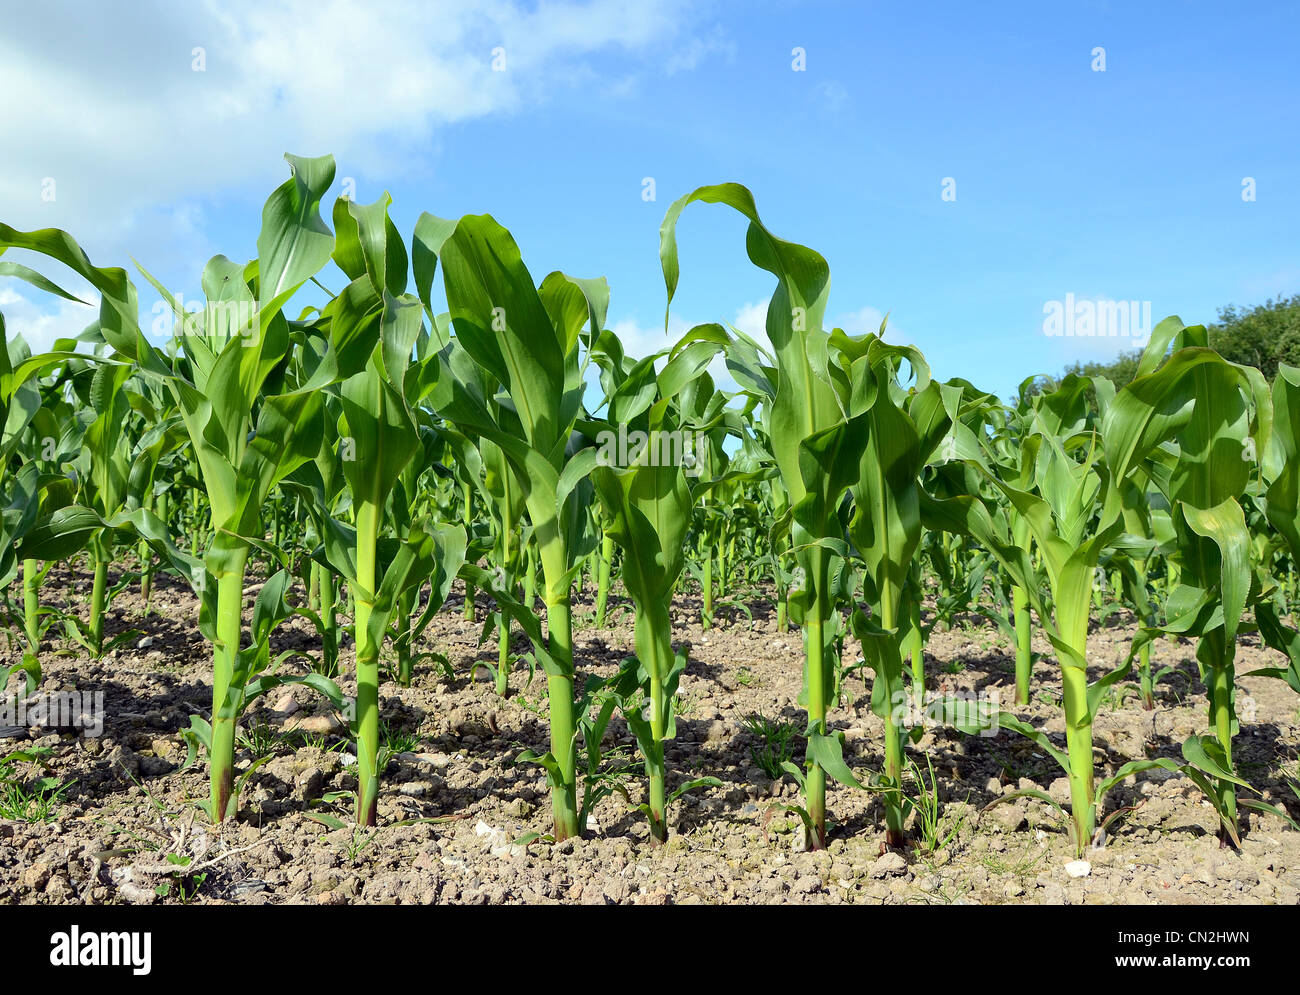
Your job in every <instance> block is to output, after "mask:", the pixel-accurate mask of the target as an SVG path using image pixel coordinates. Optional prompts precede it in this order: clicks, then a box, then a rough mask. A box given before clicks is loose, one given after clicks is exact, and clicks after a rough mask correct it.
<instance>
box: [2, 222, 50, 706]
mask: <svg viewBox="0 0 1300 995" xmlns="http://www.w3.org/2000/svg"><path fill="white" fill-rule="evenodd" d="M3 237H4V232H3V226H0V238H3ZM16 265H17V264H14V263H7V262H6V263H0V266H3V267H6V269H0V275H4V274H6V273H12V272H14V271H13V269H12V267H14V266H16ZM27 358H28V355H27V349H26V346H25V345H24V344H23V343H22V342H21V341H14V342H11V341H10V340H9V337H8V335H7V334H6V331H5V320H4V315H3V314H0V587H2V588H4V589H5V590H8V588H9V584H10V583H11V582H12V581H13V579H14V577H16V576H17V574H18V566H19V563H20V562H21V563H22V570H23V598H24V625H23V631H24V634H25V635H26V645H25V646H24V647H23V656H22V661H21V663H18V664H15V665H14V666H13V667H10V668H3V669H0V690H2V689H3V688H4V686H5V685H6V684H7V683H8V681H9V677H10V675H11V674H12V673H13V672H14V670H16V669H21V670H23V671H25V673H26V677H27V692H28V693H29V694H30V693H31V692H32V691H34V690H35V689H36V685H37V683H38V682H39V681H40V679H41V665H40V656H39V652H38V651H39V648H40V627H39V621H38V618H37V614H36V613H37V609H38V604H37V601H36V598H37V594H36V592H37V583H38V576H39V574H38V567H37V558H36V557H35V556H27V557H19V556H18V554H17V552H16V550H17V546H18V543H19V541H20V540H22V539H23V538H24V536H26V534H27V532H28V531H29V530H30V529H31V528H32V526H33V525H34V524H35V522H36V519H37V517H38V516H39V514H40V501H41V487H40V477H41V472H40V469H39V467H38V466H37V464H36V463H35V461H33V460H28V461H26V462H24V464H23V465H22V467H21V468H20V469H19V471H18V472H17V474H13V473H11V466H12V463H13V460H14V458H15V455H16V454H17V453H18V450H19V447H20V446H21V445H22V444H23V442H24V439H25V438H26V437H27V428H28V426H29V425H30V424H31V423H32V421H33V419H34V418H35V417H36V415H37V414H38V412H39V411H40V409H41V396H40V391H39V390H38V389H37V387H36V385H35V384H34V383H32V382H30V381H31V380H32V379H33V378H34V376H35V373H36V371H35V370H31V369H30V368H29V371H28V372H27V374H26V375H25V376H23V375H20V374H19V373H18V372H16V371H15V368H14V360H15V359H16V360H18V365H19V369H20V370H21V368H22V365H23V362H24V361H25V360H26V359H27ZM28 444H30V440H28Z"/></svg>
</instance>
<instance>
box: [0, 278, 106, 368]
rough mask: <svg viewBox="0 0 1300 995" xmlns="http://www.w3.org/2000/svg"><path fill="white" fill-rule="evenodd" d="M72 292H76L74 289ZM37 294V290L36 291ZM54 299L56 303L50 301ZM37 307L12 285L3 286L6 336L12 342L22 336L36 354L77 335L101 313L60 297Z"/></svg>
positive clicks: (1, 305)
mask: <svg viewBox="0 0 1300 995" xmlns="http://www.w3.org/2000/svg"><path fill="white" fill-rule="evenodd" d="M65 289H68V290H69V292H72V293H75V291H74V290H73V289H72V288H71V287H68V288H65ZM33 293H35V291H33ZM49 301H53V302H54V303H53V304H49V303H48V302H49ZM41 304H42V305H44V306H38V305H37V303H35V302H34V301H32V300H29V299H28V298H27V297H26V296H25V295H24V294H20V293H18V292H17V291H15V290H14V289H13V288H12V287H8V286H0V313H2V314H3V315H4V319H5V337H6V338H7V339H9V341H11V342H12V341H13V340H14V339H16V338H18V336H20V335H21V336H22V338H23V340H24V341H25V342H26V343H27V347H28V348H29V349H31V351H32V352H33V353H37V352H49V350H50V349H51V348H53V346H54V340H55V339H60V338H69V339H72V338H76V337H77V336H78V335H80V334H81V333H82V332H83V331H84V330H85V328H86V326H87V325H89V324H91V323H92V322H93V321H94V320H95V319H96V318H97V317H98V316H99V309H98V308H96V307H90V306H87V305H85V304H77V303H75V302H73V301H65V300H63V299H62V298H60V297H45V298H43V299H42V301H41Z"/></svg>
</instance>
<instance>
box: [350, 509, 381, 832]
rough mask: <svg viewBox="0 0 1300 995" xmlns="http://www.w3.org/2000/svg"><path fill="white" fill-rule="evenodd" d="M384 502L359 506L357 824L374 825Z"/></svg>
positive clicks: (356, 614)
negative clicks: (378, 571)
mask: <svg viewBox="0 0 1300 995" xmlns="http://www.w3.org/2000/svg"><path fill="white" fill-rule="evenodd" d="M379 512H380V505H379V503H377V502H373V501H362V502H361V505H360V506H359V507H358V508H357V584H356V587H357V590H356V591H355V593H354V598H355V604H356V608H355V612H356V613H355V615H354V620H355V626H356V631H355V634H354V636H355V639H356V659H357V816H356V820H357V825H360V826H373V825H374V824H375V819H376V814H377V809H378V804H379V645H378V643H377V642H376V641H375V640H374V639H373V638H371V635H370V628H369V624H370V615H371V611H372V609H373V607H374V598H375V545H376V543H377V541H378V538H379Z"/></svg>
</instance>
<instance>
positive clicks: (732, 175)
mask: <svg viewBox="0 0 1300 995" xmlns="http://www.w3.org/2000/svg"><path fill="white" fill-rule="evenodd" d="M7 5H8V4H7ZM35 6H36V5H23V6H22V7H18V6H17V5H14V7H15V9H14V10H12V11H6V12H5V13H4V14H3V21H4V23H5V25H6V28H5V31H4V33H3V34H2V35H0V92H5V93H7V94H8V95H9V97H8V99H6V100H5V101H4V102H3V104H0V135H3V136H4V139H3V142H0V219H2V220H4V221H6V222H8V223H10V224H13V225H15V226H16V227H20V228H35V227H47V226H54V227H62V228H66V229H68V230H70V231H71V232H73V234H74V235H76V236H77V237H78V238H80V239H81V240H82V242H83V244H85V245H86V246H87V248H88V250H89V251H90V253H91V256H92V258H93V259H95V260H96V261H97V262H99V263H101V264H109V263H113V264H121V265H128V266H129V265H130V257H132V256H134V257H135V258H136V259H139V260H140V261H141V262H142V263H143V264H144V265H146V266H147V267H148V268H149V269H151V270H152V271H153V272H155V273H156V275H158V276H159V277H161V278H162V279H163V280H164V282H166V283H167V284H168V285H169V286H171V287H173V288H176V289H178V290H181V291H182V292H184V293H186V295H187V296H197V295H198V275H199V272H200V269H201V267H202V265H203V262H204V261H205V260H206V259H207V258H208V257H209V256H210V255H212V254H214V253H217V252H223V253H225V254H226V255H229V256H231V257H234V258H239V259H244V258H247V257H249V256H251V255H252V254H254V242H255V239H256V233H257V225H258V217H259V212H260V207H261V203H262V201H263V200H264V199H265V197H266V195H267V193H269V191H270V190H271V189H272V188H273V187H274V186H275V185H276V184H277V183H278V182H280V181H281V180H282V179H283V178H284V176H285V175H287V173H286V167H285V165H284V163H283V161H282V160H281V159H280V155H281V153H283V152H285V151H292V152H296V153H300V154H313V155H314V154H322V153H325V152H332V153H334V154H335V155H336V156H337V157H338V159H339V165H338V175H339V177H340V178H342V177H352V178H354V179H355V182H356V188H357V199H359V200H362V201H370V200H374V199H375V198H376V197H378V196H379V195H380V194H381V193H382V192H383V191H384V190H388V191H389V192H390V193H391V194H392V196H393V198H394V201H395V204H394V209H393V214H394V217H395V219H396V221H397V224H398V226H399V228H401V229H402V230H403V231H404V232H406V233H408V234H409V232H410V230H411V228H412V226H413V224H414V220H415V218H416V217H417V216H418V215H419V213H420V212H421V211H424V210H428V211H431V212H432V213H434V214H438V215H442V216H456V215H459V214H463V213H481V212H489V213H492V214H494V215H495V216H496V217H497V218H498V220H500V221H501V222H502V223H503V224H505V225H506V226H507V227H508V228H510V229H511V230H512V232H513V233H514V235H515V237H516V239H517V240H518V242H519V244H520V246H521V248H522V250H523V254H524V259H525V260H526V262H527V263H528V265H529V267H530V269H531V270H532V272H533V275H534V276H535V277H536V278H537V279H538V280H539V281H540V279H541V278H542V277H543V276H544V275H545V274H546V273H547V272H549V271H551V270H553V269H562V270H564V271H566V272H568V273H572V274H574V275H581V276H594V275H604V276H606V277H608V279H609V281H610V285H611V288H612V294H613V296H612V308H611V314H610V324H611V325H612V326H613V327H615V328H616V330H618V331H619V333H620V334H621V335H623V336H624V337H625V338H626V339H627V340H628V342H629V344H630V348H631V350H632V351H634V352H637V353H644V352H645V351H647V350H649V349H652V348H658V347H662V346H663V345H666V344H667V341H668V340H667V339H665V338H664V336H663V331H662V320H663V306H664V289H663V281H662V277H661V275H660V270H659V261H658V254H657V253H658V229H659V224H660V222H661V220H662V218H663V214H664V211H665V210H666V209H667V207H668V205H669V204H670V203H671V202H672V200H673V199H674V198H676V197H677V196H679V195H680V194H682V193H685V192H687V191H689V190H691V189H694V188H695V187H696V186H699V185H702V184H706V183H715V182H721V181H726V180H734V181H738V182H741V183H744V184H746V185H748V186H749V187H750V188H751V189H752V190H753V191H754V194H755V197H756V199H757V203H758V206H759V209H760V211H761V212H762V214H763V217H764V220H765V221H766V222H767V224H768V226H769V227H770V228H771V229H772V230H773V231H774V232H776V233H777V234H779V235H781V236H782V237H785V238H789V239H792V240H795V241H799V242H803V243H804V244H807V245H810V246H812V247H814V248H816V249H817V250H818V251H820V252H821V253H822V254H823V255H825V256H826V258H827V259H828V260H829V262H830V265H831V272H832V289H831V306H830V309H829V317H830V319H831V320H832V321H833V322H834V323H837V324H840V325H842V326H843V327H845V328H846V329H847V330H849V331H851V332H862V331H867V330H874V329H875V327H876V325H878V323H879V320H880V315H881V314H883V313H884V312H890V315H891V317H890V324H891V332H890V333H889V336H888V337H891V338H894V339H896V340H905V341H910V342H914V343H916V344H917V345H919V346H920V347H921V348H922V349H923V350H924V352H925V353H926V355H927V357H928V358H929V360H930V362H931V364H932V366H933V368H934V371H935V373H936V375H938V376H940V377H942V378H947V377H952V376H962V377H965V378H967V379H969V380H972V381H974V382H976V383H977V384H979V385H980V386H983V387H985V388H987V389H990V390H994V391H996V392H997V393H999V394H1002V395H1006V394H1008V393H1010V392H1011V391H1012V390H1013V389H1014V387H1015V384H1016V383H1017V382H1018V381H1019V380H1020V379H1021V378H1023V377H1024V376H1027V375H1029V374H1032V373H1040V372H1055V371H1058V370H1059V369H1060V368H1061V367H1062V365H1063V364H1064V363H1066V362H1068V361H1070V360H1073V359H1077V358H1109V357H1110V356H1112V355H1114V354H1115V353H1116V352H1117V351H1118V350H1119V349H1121V348H1124V347H1127V346H1130V345H1131V344H1132V343H1131V342H1130V341H1127V340H1125V339H1123V338H1105V339H1086V338H1053V337H1049V336H1047V335H1045V334H1044V330H1043V321H1044V307H1045V305H1047V304H1048V302H1051V301H1057V300H1063V299H1064V298H1065V296H1066V294H1067V293H1068V294H1073V295H1074V297H1075V298H1078V299H1087V300H1098V301H1104V300H1136V301H1149V302H1151V310H1152V314H1153V317H1154V319H1155V320H1159V318H1161V317H1163V316H1164V315H1166V314H1173V313H1176V314H1179V315H1181V316H1182V318H1183V319H1184V320H1185V321H1187V322H1188V323H1192V322H1195V321H1208V320H1212V319H1213V318H1214V316H1215V312H1216V309H1217V308H1218V307H1219V306H1221V305H1225V304H1228V303H1236V304H1253V303H1257V302H1262V301H1263V300H1264V299H1265V298H1267V297H1270V296H1275V295H1278V294H1291V293H1297V292H1300V239H1298V238H1297V232H1300V192H1298V191H1300V176H1298V175H1297V173H1298V169H1297V148H1298V147H1300V146H1298V145H1297V141H1296V137H1295V136H1296V135H1297V133H1300V127H1298V126H1300V74H1297V73H1296V72H1295V69H1294V65H1295V39H1296V38H1297V36H1298V34H1300V32H1298V30H1297V29H1300V7H1297V6H1296V5H1293V4H1289V3H1273V4H1258V5H1252V4H1243V5H1226V4H1215V3H1192V2H1186V3H1178V2H1167V3H1142V4H1136V3H1059V4H1057V3H1053V4H1042V3H1026V4H1012V3H1006V4H974V3H952V4H921V3H896V4H853V3H845V4H837V3H803V4H799V3H722V2H719V3H691V4H686V3H675V2H665V3H660V4H656V5H654V7H653V9H650V8H649V7H647V5H645V4H643V3H632V4H623V3H613V2H601V0H591V2H587V3H540V4H539V3H510V2H507V0H493V2H485V3H479V4H437V3H434V4H428V3H424V4H410V5H406V4H386V5H382V7H380V8H376V7H373V6H371V5H368V4H364V3H352V2H345V0H326V2H315V3H306V2H299V0H293V2H272V3H259V4H255V5H254V4H249V5H244V4H231V3H211V4H195V5H193V6H186V7H184V8H183V9H172V8H170V7H163V6H158V7H156V8H151V7H150V5H147V4H141V5H136V6H133V7H132V8H130V9H129V11H127V12H123V11H113V10H109V11H105V10H103V9H102V8H99V7H98V6H97V5H90V4H86V5H84V9H82V6H80V5H75V4H54V5H44V4H43V5H40V12H39V13H37V12H36V10H35ZM498 46H499V47H500V48H501V49H502V50H503V52H504V59H505V66H504V70H503V71H494V70H493V68H492V63H493V50H494V49H495V48H497V47H498ZM195 47H202V49H203V58H204V66H203V71H201V72H196V71H194V56H193V54H192V53H193V50H194V49H195ZM1098 47H1100V48H1103V49H1104V50H1105V52H1104V58H1105V70H1104V71H1100V72H1099V71H1095V70H1094V64H1095V63H1096V59H1097V56H1096V55H1095V54H1094V50H1095V49H1097V48H1098ZM796 48H800V49H802V50H803V52H804V53H805V54H804V60H805V66H806V68H805V69H804V70H803V71H795V70H794V69H793V67H792V63H793V62H794V60H795V55H794V50H795V49H796ZM647 177H650V178H653V180H654V184H655V193H656V198H655V200H653V201H646V200H644V199H643V196H642V191H643V181H644V180H645V178H647ZM1247 177H1250V178H1252V179H1253V181H1254V186H1255V199H1254V200H1253V201H1246V200H1243V197H1242V190H1243V180H1244V179H1245V178H1247ZM47 178H52V179H53V180H54V181H55V190H56V196H55V197H54V199H53V201H49V200H47V199H42V196H41V191H42V189H44V187H43V186H42V184H43V183H44V181H45V180H46V179H47ZM945 178H951V180H952V181H953V183H954V184H955V191H956V197H955V199H950V200H944V199H943V198H942V197H941V193H942V191H943V184H944V180H945ZM326 214H327V216H328V208H327V210H326ZM743 233H744V224H743V222H742V221H741V220H740V218H739V217H738V216H736V215H734V214H733V213H731V212H729V211H728V210H727V209H724V208H721V207H712V206H705V205H697V206H694V207H692V208H691V209H690V210H689V211H688V212H687V214H686V215H685V217H684V219H683V221H682V224H681V227H680V238H681V245H682V267H683V277H682V282H681V286H680V290H679V293H678V297H677V299H676V301H675V303H674V309H673V310H674V328H675V329H681V328H684V327H686V326H688V325H689V324H694V323H696V322H703V321H713V320H723V321H731V322H734V323H736V324H738V325H739V326H740V327H744V328H747V329H748V330H751V331H753V330H757V328H759V327H761V324H762V320H761V315H762V312H763V306H764V302H765V300H766V298H767V295H768V294H769V293H770V291H771V278H770V277H768V276H767V275H766V274H764V273H761V272H759V271H757V270H755V269H754V268H753V267H752V265H751V264H750V263H749V262H748V260H747V259H746V257H745V253H744V241H743ZM10 257H14V256H13V254H10ZM74 282H75V281H74ZM137 283H138V284H141V285H143V280H139V279H138V280H137ZM146 291H147V292H146ZM141 299H142V310H143V311H144V312H145V313H146V315H147V311H148V308H149V306H150V305H151V304H152V302H153V297H152V291H151V289H149V288H147V287H145V289H143V290H142V292H141ZM0 310H3V311H4V312H5V314H6V317H7V319H8V322H9V325H10V328H11V331H21V332H24V334H26V335H27V337H28V338H29V339H31V340H33V341H34V342H35V343H36V344H37V345H38V346H39V345H41V344H45V343H44V342H43V341H42V340H48V339H51V338H52V337H53V336H54V335H56V334H66V332H67V331H68V330H70V329H73V328H77V327H80V326H81V325H83V324H84V323H85V321H86V320H87V318H86V316H85V315H84V314H82V313H81V311H80V309H78V308H75V307H73V306H70V305H69V306H63V307H55V306H54V305H53V304H51V303H50V302H48V301H40V300H39V299H38V295H37V294H36V293H35V292H32V291H30V290H29V288H26V287H25V285H20V284H16V283H13V282H12V281H8V282H6V283H5V284H4V285H2V286H0Z"/></svg>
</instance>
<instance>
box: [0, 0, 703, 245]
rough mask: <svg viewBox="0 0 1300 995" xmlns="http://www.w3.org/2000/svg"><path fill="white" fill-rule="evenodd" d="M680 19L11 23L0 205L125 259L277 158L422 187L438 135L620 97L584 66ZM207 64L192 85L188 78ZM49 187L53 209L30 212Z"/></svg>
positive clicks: (226, 1) (622, 11) (607, 12)
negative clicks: (564, 98)
mask: <svg viewBox="0 0 1300 995" xmlns="http://www.w3.org/2000/svg"><path fill="white" fill-rule="evenodd" d="M687 13H688V10H687V8H686V7H685V6H684V3H683V2H682V0H670V2H664V3H657V4H641V3H636V2H628V0H582V2H580V0H549V2H547V0H543V2H541V3H537V4H525V3H522V2H513V0H486V2H483V3H477V4H463V3H454V2H415V0H406V2H395V3H389V4H386V5H384V6H383V7H382V8H376V7H374V6H373V5H371V4H368V3H364V2H362V0H263V2H252V0H241V2H231V0H220V2H218V0H209V2H207V3H204V4H202V5H192V6H191V5H177V4H164V3H161V2H156V3H148V4H146V3H137V4H124V5H119V4H112V5H86V4H71V3H65V4H59V3H47V4H40V5H28V6H26V7H24V8H21V9H20V8H15V9H13V10H10V11H7V12H6V14H5V30H4V33H3V35H0V92H4V93H7V94H9V95H10V98H11V99H8V100H5V101H3V102H2V103H0V135H4V136H5V143H4V144H5V149H4V159H5V163H4V168H3V170H0V205H3V212H4V216H5V220H6V221H7V222H8V223H10V224H13V225H15V226H16V227H20V228H21V227H27V228H30V227H36V226H38V225H39V226H47V225H51V224H54V225H58V226H60V227H65V228H70V229H72V230H74V231H75V232H76V233H77V234H78V235H79V237H81V238H85V239H88V240H89V241H90V242H91V244H92V245H93V244H94V243H95V242H96V241H97V240H99V239H103V240H106V241H107V240H109V239H111V240H112V247H113V248H114V249H116V247H117V246H116V243H117V242H119V241H121V240H122V236H123V233H124V231H125V230H126V229H130V228H135V229H137V230H138V229H139V227H141V226H146V227H147V226H150V225H157V226H159V227H160V228H161V229H164V230H167V231H168V233H169V234H172V235H174V234H175V225H176V224H177V223H178V219H176V218H172V217H169V216H164V217H161V218H156V217H151V216H150V214H151V211H153V210H154V209H155V208H156V207H157V205H162V204H169V205H170V204H175V203H176V202H178V201H182V200H184V199H186V198H194V197H198V196H202V195H205V194H211V193H214V192H220V191H223V190H230V189H235V188H238V187H240V186H242V185H244V184H247V183H250V182H255V183H257V184H259V185H265V184H268V183H274V182H277V181H278V180H280V179H281V178H282V177H283V176H284V165H283V162H282V161H281V159H280V156H281V154H282V153H283V152H284V151H286V150H290V151H297V152H302V153H307V154H320V153H322V152H326V151H329V152H333V153H334V154H335V155H336V156H338V158H339V161H340V173H341V174H344V175H350V174H355V173H356V172H361V173H363V174H365V173H382V174H383V175H384V176H385V177H390V176H392V175H393V173H394V171H395V170H398V169H401V168H403V164H404V163H409V164H410V165H409V166H408V167H407V168H409V169H414V170H424V169H427V168H428V161H429V158H430V149H431V148H433V149H435V150H436V146H437V142H436V139H437V137H438V136H437V133H438V130H439V129H440V128H441V127H442V126H444V125H447V124H451V123H455V122H458V121H464V120H468V119H472V118H480V117H483V116H485V115H490V114H495V113H503V112H507V113H508V112H512V111H517V110H520V109H522V108H526V107H528V106H530V105H532V104H534V103H536V102H538V101H541V100H544V99H546V98H547V97H549V96H551V95H553V94H554V92H555V91H556V88H557V87H563V86H566V85H567V86H574V85H581V86H583V87H584V88H586V89H589V90H592V91H597V90H598V89H599V87H601V86H603V85H608V86H609V87H610V88H611V89H613V90H615V91H617V89H618V88H620V87H626V85H627V80H626V78H625V74H623V75H620V76H618V77H617V78H614V79H611V80H609V81H604V80H601V79H593V76H594V72H593V70H592V69H591V67H590V66H588V65H586V64H585V60H586V59H587V58H588V57H591V56H595V55H597V54H598V53H604V52H609V51H613V52H630V53H634V54H641V55H643V54H647V53H648V51H649V50H651V49H653V48H654V47H655V46H659V45H662V44H664V43H666V42H667V41H669V40H671V39H672V38H674V37H675V36H676V35H677V33H678V32H679V31H681V30H682V29H683V27H684V26H685V23H686V21H687V19H688V18H687V16H686V15H687ZM497 46H500V47H501V48H502V49H503V50H504V59H505V71H502V72H497V71H493V67H492V63H493V49H494V48H496V47H497ZM198 47H201V48H202V49H203V50H204V55H203V57H204V59H205V60H206V68H205V71H203V72H195V71H193V70H192V68H191V64H192V60H193V58H194V56H193V55H192V51H193V50H194V49H195V48H198ZM19 95H21V97H19ZM46 178H52V179H53V180H54V182H55V188H54V192H55V199H54V201H53V202H48V201H44V200H42V198H41V191H42V183H43V181H44V180H45V179H46ZM183 221H184V219H183V218H182V219H180V220H179V223H183ZM131 243H132V244H138V243H137V240H136V238H134V237H133V238H132V240H131ZM93 255H94V253H93V252H92V257H93Z"/></svg>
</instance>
